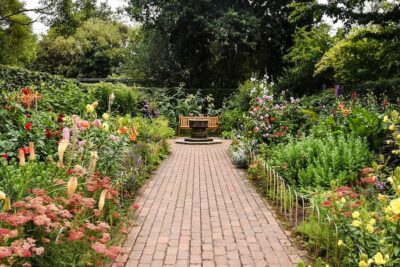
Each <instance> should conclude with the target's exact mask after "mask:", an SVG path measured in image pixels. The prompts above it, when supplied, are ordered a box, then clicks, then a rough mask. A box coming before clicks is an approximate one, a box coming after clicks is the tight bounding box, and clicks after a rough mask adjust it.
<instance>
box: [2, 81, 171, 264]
mask: <svg viewBox="0 0 400 267" xmlns="http://www.w3.org/2000/svg"><path fill="white" fill-rule="evenodd" d="M74 91H76V88H75V89H74ZM57 94H58V92H57V90H51V88H49V89H48V90H44V89H43V88H42V90H41V91H35V90H34V88H24V89H22V90H16V91H9V92H8V93H5V92H4V93H3V97H2V98H1V100H0V118H1V121H2V124H1V125H0V155H1V157H0V209H1V213H0V265H2V266H72V265H74V266H102V265H104V264H105V263H106V262H108V261H110V260H112V259H115V258H116V257H117V256H118V255H119V254H120V253H121V251H120V248H119V244H120V242H121V239H122V238H123V235H124V234H126V233H127V229H128V227H129V215H130V214H131V211H132V209H134V208H137V207H138V206H137V205H136V204H134V205H131V204H132V203H131V202H132V200H133V197H134V194H135V190H136V189H137V188H138V187H140V185H141V184H142V183H143V181H144V180H145V179H146V178H147V177H149V175H150V173H151V172H152V170H154V168H155V167H156V166H157V164H158V163H159V162H160V160H162V159H163V158H164V157H165V156H166V155H167V153H168V145H167V142H166V139H167V138H170V137H171V136H173V134H174V131H173V130H172V129H170V128H169V127H168V121H166V120H164V119H162V118H153V119H150V118H149V119H145V118H141V117H135V118H132V117H131V116H130V115H126V116H121V115H118V114H114V113H113V112H112V108H110V109H109V110H108V112H107V113H104V114H97V113H96V110H97V105H98V103H97V102H92V103H91V104H83V102H84V101H85V99H86V97H83V98H82V99H75V98H73V94H69V92H66V95H68V99H70V100H71V102H72V104H71V103H67V104H66V106H63V103H64V102H65V101H68V99H65V98H64V99H63V98H62V97H60V96H57ZM75 95H76V97H77V98H79V97H81V93H80V92H79V91H76V92H75ZM58 98H60V99H61V100H60V102H58V101H57V99H58ZM74 101H75V102H74ZM73 103H77V104H78V105H75V106H74V104H73ZM86 103H87V102H86ZM89 103H90V102H89ZM70 112H71V113H70Z"/></svg>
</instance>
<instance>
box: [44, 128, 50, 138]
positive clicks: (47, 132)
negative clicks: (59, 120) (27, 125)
mask: <svg viewBox="0 0 400 267" xmlns="http://www.w3.org/2000/svg"><path fill="white" fill-rule="evenodd" d="M45 131H46V138H47V139H50V138H51V132H50V131H49V129H47V128H46V130H45Z"/></svg>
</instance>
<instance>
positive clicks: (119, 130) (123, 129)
mask: <svg viewBox="0 0 400 267" xmlns="http://www.w3.org/2000/svg"><path fill="white" fill-rule="evenodd" d="M118 133H119V134H126V133H128V129H127V128H126V127H120V128H119V129H118Z"/></svg>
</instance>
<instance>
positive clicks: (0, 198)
mask: <svg viewBox="0 0 400 267" xmlns="http://www.w3.org/2000/svg"><path fill="white" fill-rule="evenodd" d="M5 199H6V193H4V192H3V191H0V200H5Z"/></svg>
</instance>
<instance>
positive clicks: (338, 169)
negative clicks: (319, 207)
mask: <svg viewBox="0 0 400 267" xmlns="http://www.w3.org/2000/svg"><path fill="white" fill-rule="evenodd" d="M268 156H269V158H270V159H269V162H270V163H271V164H272V165H273V166H275V167H277V168H279V169H280V170H281V173H282V174H283V175H284V177H285V178H286V179H287V180H288V181H289V182H290V183H291V184H295V185H298V186H300V187H302V188H308V189H310V188H314V189H315V188H316V187H325V188H326V187H329V186H330V184H331V181H334V180H336V181H337V182H338V184H347V183H349V182H354V181H355V179H356V178H357V174H358V171H359V170H360V169H361V168H362V167H364V166H366V165H368V164H369V163H370V161H371V158H372V155H371V152H370V151H369V150H368V145H367V143H366V142H365V141H364V140H363V139H361V138H360V137H354V136H352V135H348V136H346V135H343V134H339V135H337V136H334V135H328V136H326V137H323V138H315V137H313V136H309V137H303V138H301V139H299V140H294V139H292V140H290V141H289V143H287V144H281V145H279V146H277V147H276V148H274V149H271V150H270V152H269V155H268Z"/></svg>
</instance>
